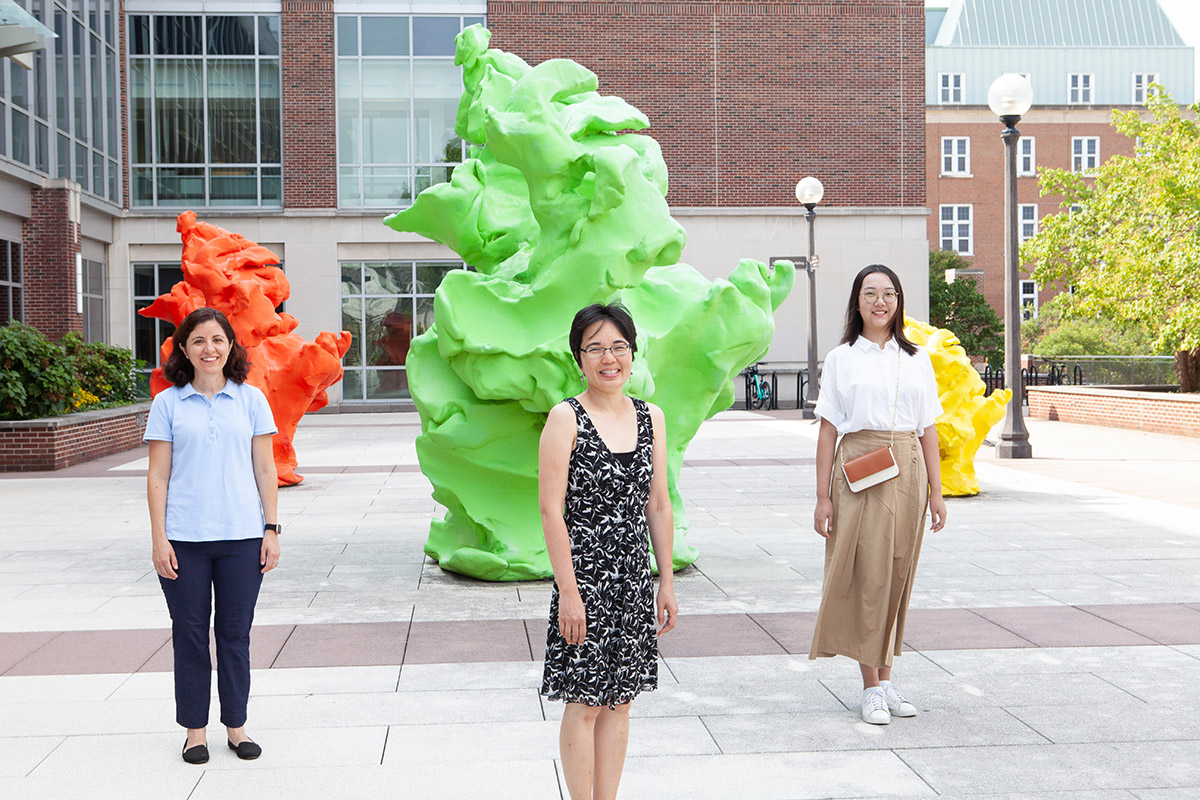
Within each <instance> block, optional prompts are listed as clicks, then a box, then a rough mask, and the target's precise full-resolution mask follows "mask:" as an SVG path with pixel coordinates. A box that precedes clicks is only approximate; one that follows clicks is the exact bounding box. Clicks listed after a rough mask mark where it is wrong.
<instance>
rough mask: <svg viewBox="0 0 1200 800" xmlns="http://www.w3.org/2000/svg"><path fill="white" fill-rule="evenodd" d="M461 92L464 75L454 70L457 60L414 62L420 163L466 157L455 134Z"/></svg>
mask: <svg viewBox="0 0 1200 800" xmlns="http://www.w3.org/2000/svg"><path fill="white" fill-rule="evenodd" d="M460 94H462V77H461V76H460V75H459V74H458V71H457V70H455V69H454V62H453V61H449V60H446V61H442V60H440V59H438V60H430V61H417V62H415V63H414V64H413V95H414V99H415V102H414V104H413V105H414V114H415V115H416V120H415V121H416V129H417V142H416V143H417V151H416V155H415V158H414V161H416V162H417V163H422V162H424V163H428V162H434V163H442V162H446V161H461V160H462V149H461V147H460V146H459V144H458V137H457V136H455V135H454V116H455V114H456V113H457V112H458V98H459V95H460Z"/></svg>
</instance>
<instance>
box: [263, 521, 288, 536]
mask: <svg viewBox="0 0 1200 800" xmlns="http://www.w3.org/2000/svg"><path fill="white" fill-rule="evenodd" d="M263 530H264V531H271V532H273V533H275V534H277V535H278V534H280V533H283V526H282V525H280V524H279V523H277V522H268V523H266V524H265V525H263Z"/></svg>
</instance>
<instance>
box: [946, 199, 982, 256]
mask: <svg viewBox="0 0 1200 800" xmlns="http://www.w3.org/2000/svg"><path fill="white" fill-rule="evenodd" d="M947 211H949V212H950V218H949V219H947V218H946V212H947ZM974 217H975V208H974V206H972V205H971V204H969V203H967V204H961V203H956V204H947V205H941V206H938V242H939V243H940V245H941V248H942V249H943V250H952V251H954V252H955V253H958V254H959V255H964V256H971V255H975V225H974ZM947 243H948V244H949V245H950V246H949V247H947V246H946V245H947Z"/></svg>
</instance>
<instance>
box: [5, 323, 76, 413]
mask: <svg viewBox="0 0 1200 800" xmlns="http://www.w3.org/2000/svg"><path fill="white" fill-rule="evenodd" d="M75 388H76V382H75V372H74V368H73V365H72V363H71V359H70V357H68V356H67V355H66V354H65V353H64V352H63V351H62V348H60V347H58V346H57V345H56V344H54V343H53V342H51V341H49V340H48V339H46V337H45V336H43V335H42V332H41V331H39V330H38V329H37V328H34V327H32V326H29V325H22V324H21V323H19V322H10V323H9V324H8V325H5V326H4V327H3V328H0V419H33V418H35V417H49V416H54V415H55V414H62V413H64V412H66V411H69V410H70V409H71V404H72V398H73V397H74V394H75Z"/></svg>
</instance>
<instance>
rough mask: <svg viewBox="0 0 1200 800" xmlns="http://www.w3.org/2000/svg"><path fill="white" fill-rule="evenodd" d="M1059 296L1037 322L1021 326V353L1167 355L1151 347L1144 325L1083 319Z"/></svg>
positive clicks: (1151, 335) (1050, 355) (1150, 336)
mask: <svg viewBox="0 0 1200 800" xmlns="http://www.w3.org/2000/svg"><path fill="white" fill-rule="evenodd" d="M1064 297H1066V296H1065V295H1059V296H1058V297H1056V298H1054V299H1053V300H1051V301H1050V302H1049V303H1047V304H1045V305H1043V306H1042V308H1041V310H1040V312H1039V314H1038V317H1037V319H1030V320H1026V321H1025V322H1023V323H1022V324H1021V349H1022V351H1023V352H1026V353H1033V354H1034V355H1036V356H1043V357H1045V358H1062V357H1063V356H1153V355H1168V353H1164V352H1163V351H1162V348H1159V347H1155V346H1154V338H1155V337H1154V333H1153V332H1152V331H1150V330H1149V328H1148V327H1147V326H1146V325H1143V324H1138V323H1136V322H1128V321H1117V320H1112V319H1105V318H1103V317H1097V316H1082V315H1080V314H1078V313H1076V312H1074V311H1073V309H1071V307H1070V304H1069V303H1068V302H1067V301H1066V300H1064V299H1063V298H1064Z"/></svg>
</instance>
